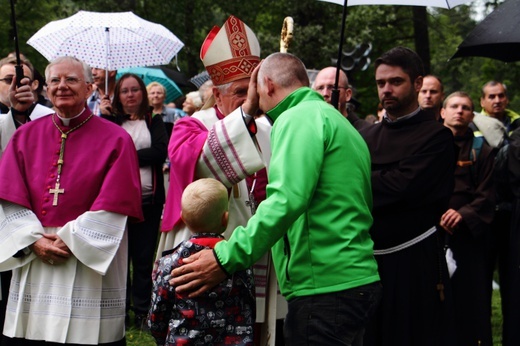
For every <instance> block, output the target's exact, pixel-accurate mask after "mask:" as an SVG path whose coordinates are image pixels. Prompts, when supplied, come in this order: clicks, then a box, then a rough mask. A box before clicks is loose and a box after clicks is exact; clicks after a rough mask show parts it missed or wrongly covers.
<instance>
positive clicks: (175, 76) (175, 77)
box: [150, 66, 195, 89]
mask: <svg viewBox="0 0 520 346" xmlns="http://www.w3.org/2000/svg"><path fill="white" fill-rule="evenodd" d="M150 68H157V69H160V70H162V71H163V72H164V74H165V75H166V76H167V77H168V78H170V79H171V80H172V81H174V82H175V84H177V85H178V86H179V87H180V88H188V89H195V86H194V85H193V84H192V83H191V82H190V80H189V79H188V77H186V76H185V75H184V73H182V72H179V71H175V70H174V69H171V68H168V67H166V66H150Z"/></svg>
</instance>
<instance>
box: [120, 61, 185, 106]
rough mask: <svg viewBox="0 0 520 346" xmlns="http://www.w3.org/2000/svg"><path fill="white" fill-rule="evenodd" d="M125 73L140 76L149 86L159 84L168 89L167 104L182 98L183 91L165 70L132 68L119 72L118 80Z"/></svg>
mask: <svg viewBox="0 0 520 346" xmlns="http://www.w3.org/2000/svg"><path fill="white" fill-rule="evenodd" d="M125 73H133V74H135V75H138V76H139V77H141V79H142V80H143V82H144V84H146V85H148V84H150V83H151V82H158V83H160V84H162V85H163V86H164V88H165V89H166V98H165V102H166V103H170V102H173V100H175V99H177V98H179V97H181V96H182V95H183V94H182V91H181V89H179V87H178V86H177V84H176V83H175V82H174V81H173V80H171V79H170V78H168V76H167V75H166V74H165V73H164V71H163V70H161V69H159V68H152V67H130V68H123V69H119V70H117V76H116V78H117V79H119V78H120V77H121V76H122V75H124V74H125Z"/></svg>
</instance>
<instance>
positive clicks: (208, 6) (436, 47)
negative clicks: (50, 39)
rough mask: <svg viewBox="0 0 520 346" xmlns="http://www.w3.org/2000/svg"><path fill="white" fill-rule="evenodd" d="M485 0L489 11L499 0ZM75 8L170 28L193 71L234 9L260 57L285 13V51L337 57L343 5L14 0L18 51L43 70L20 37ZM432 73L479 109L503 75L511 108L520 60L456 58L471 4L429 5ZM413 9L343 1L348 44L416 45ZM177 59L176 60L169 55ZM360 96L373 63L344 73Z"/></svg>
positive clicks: (4, 31) (365, 100)
mask: <svg viewBox="0 0 520 346" xmlns="http://www.w3.org/2000/svg"><path fill="white" fill-rule="evenodd" d="M9 1H10V0H0V9H1V10H2V11H0V16H1V17H2V19H0V56H5V55H7V54H8V53H9V52H11V51H13V50H14V43H13V39H12V37H13V34H12V29H11V23H10V7H9ZM500 2H501V1H500V0H493V1H489V2H488V3H486V6H488V7H489V11H490V10H492V9H493V8H494V7H496V6H497V3H500ZM78 10H88V11H99V12H110V11H133V12H134V13H135V14H137V15H139V16H141V17H142V18H144V19H147V20H149V21H152V22H156V23H160V24H162V25H164V26H165V27H167V28H168V29H170V30H171V31H172V32H173V33H175V35H177V36H178V37H179V38H180V39H181V40H182V41H183V42H184V44H185V47H184V48H183V49H182V50H181V51H180V53H179V56H178V66H179V68H180V69H181V71H182V72H184V73H185V74H186V75H187V76H188V77H191V76H193V75H195V74H197V73H199V72H201V71H202V70H203V66H202V63H201V62H200V59H199V49H200V45H201V43H202V42H203V40H204V37H205V36H206V34H207V32H208V31H209V30H210V29H211V28H212V27H213V26H214V25H218V26H221V25H222V23H223V22H224V21H225V20H226V18H227V17H228V16H229V15H230V14H233V15H235V16H237V17H239V18H240V19H242V20H243V21H244V22H245V23H247V25H248V26H250V27H251V28H252V29H253V30H254V31H255V32H256V34H257V36H258V39H259V41H260V45H261V47H262V57H265V56H267V55H269V54H270V53H272V52H275V51H278V50H279V40H280V31H281V27H282V22H283V19H284V18H285V17H286V16H291V17H293V18H294V23H295V25H294V26H295V28H294V41H293V43H292V44H291V47H290V49H289V51H290V52H292V53H293V54H296V55H297V56H299V57H300V58H301V59H302V60H303V62H304V63H305V65H306V66H307V68H310V69H321V68H323V67H325V66H330V65H331V59H333V58H337V55H338V53H337V49H338V45H339V39H340V28H341V18H342V7H341V6H338V5H335V4H331V3H326V2H321V1H316V0H283V1H276V2H274V1H271V0H257V1H254V2H252V1H229V0H225V1H224V0H176V1H158V0H39V1H33V0H16V16H17V23H18V24H17V26H18V35H19V42H20V49H21V51H22V52H23V53H24V54H25V55H26V56H27V57H28V58H29V59H30V60H31V61H32V62H33V63H34V64H35V66H36V67H37V68H38V69H39V70H40V71H42V70H43V69H44V67H45V65H46V63H47V61H46V59H45V58H44V57H43V56H41V55H40V54H39V53H38V52H37V51H36V50H34V49H33V48H32V47H30V46H28V45H27V44H26V43H25V42H26V41H27V40H28V39H29V38H30V37H31V36H32V35H33V34H34V33H35V32H36V31H38V29H40V28H41V27H42V26H44V25H45V24H46V23H48V22H49V21H52V20H57V19H62V18H65V17H68V16H70V15H72V14H74V13H76V12H77V11H78ZM427 11H428V15H427V20H428V28H429V37H428V39H429V47H430V59H429V60H430V63H431V73H433V74H435V75H438V76H439V77H440V78H441V79H442V81H443V83H444V85H445V89H446V92H447V93H450V92H452V91H455V90H465V91H467V92H469V93H470V95H471V96H472V97H473V101H474V102H475V103H476V109H477V110H479V109H480V107H479V97H480V88H481V86H482V85H483V84H484V83H485V82H486V81H488V80H491V79H497V80H501V81H504V82H505V83H506V84H507V86H508V91H509V96H510V100H511V108H512V109H516V110H520V97H516V95H517V94H518V93H519V92H520V84H519V83H518V82H517V81H518V80H520V79H519V77H520V69H519V67H520V65H519V63H511V64H505V63H502V62H500V61H497V60H492V59H487V58H459V59H454V60H452V61H449V58H450V57H451V56H452V55H453V53H454V52H455V51H456V48H457V46H458V45H459V44H460V43H461V42H462V40H463V39H464V37H465V36H466V35H467V34H468V33H469V32H470V31H471V29H472V28H473V27H474V26H475V25H476V23H475V21H474V20H473V19H472V16H471V14H472V11H474V8H473V7H472V6H465V5H463V6H457V7H455V8H453V9H451V10H444V9H435V8H428V10H427ZM413 24H414V17H413V15H412V7H410V6H354V7H348V17H347V21H346V38H345V42H344V44H345V50H349V49H351V47H354V46H355V45H356V44H360V43H369V42H370V43H371V44H372V46H373V48H372V51H371V53H370V55H369V57H370V59H371V60H372V62H373V61H375V59H376V58H377V57H378V56H379V55H380V54H381V53H383V52H384V51H386V50H388V49H390V48H392V47H394V46H396V45H403V46H407V47H410V48H412V49H415V42H416V41H415V36H414V29H413ZM173 65H175V63H173ZM349 78H350V80H351V84H353V86H354V87H355V90H356V95H355V97H356V99H358V100H359V101H360V102H361V108H360V110H359V113H360V114H361V115H366V114H368V113H374V112H375V110H376V106H377V103H378V97H377V93H376V88H375V83H374V80H373V79H374V70H373V64H371V65H370V66H369V68H368V69H367V70H365V71H359V70H356V71H353V72H351V73H349Z"/></svg>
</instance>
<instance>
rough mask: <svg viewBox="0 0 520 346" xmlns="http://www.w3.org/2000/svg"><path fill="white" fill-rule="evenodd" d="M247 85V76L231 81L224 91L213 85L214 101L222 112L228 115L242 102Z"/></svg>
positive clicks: (245, 95)
mask: <svg viewBox="0 0 520 346" xmlns="http://www.w3.org/2000/svg"><path fill="white" fill-rule="evenodd" d="M248 87H249V78H245V79H240V80H237V81H235V82H232V83H231V85H230V86H229V88H228V89H227V90H226V91H224V92H222V91H220V90H219V89H218V88H216V87H213V95H215V101H216V103H217V106H218V108H219V109H220V111H221V112H222V114H224V115H228V114H230V113H231V112H233V111H234V110H235V109H237V108H238V107H239V106H241V105H242V104H243V103H244V101H245V100H246V97H247V89H248Z"/></svg>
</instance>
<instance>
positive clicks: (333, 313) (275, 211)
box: [170, 53, 381, 345]
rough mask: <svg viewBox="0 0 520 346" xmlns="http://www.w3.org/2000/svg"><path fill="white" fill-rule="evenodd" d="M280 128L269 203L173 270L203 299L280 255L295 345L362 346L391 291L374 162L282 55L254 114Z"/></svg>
mask: <svg viewBox="0 0 520 346" xmlns="http://www.w3.org/2000/svg"><path fill="white" fill-rule="evenodd" d="M258 108H260V109H261V110H264V111H266V113H267V116H268V117H269V118H270V119H271V120H272V121H273V122H274V124H273V128H272V133H271V145H272V157H271V162H270V167H268V180H269V184H268V185H267V199H266V200H265V201H263V202H262V203H261V204H260V205H259V207H258V210H257V212H256V214H255V215H254V216H253V217H252V218H251V219H250V220H249V222H248V223H247V226H246V227H238V228H237V229H235V231H234V232H233V234H232V236H231V238H230V239H229V240H228V241H222V242H220V243H219V244H217V246H216V247H215V249H214V251H210V250H206V251H201V252H199V253H198V254H196V255H194V256H192V257H190V258H189V259H187V260H185V261H184V262H185V263H186V265H184V266H182V267H181V268H179V269H176V270H174V271H173V272H172V274H173V276H174V279H172V280H171V281H170V283H171V284H172V285H173V286H176V291H177V292H178V293H190V296H198V295H200V294H202V293H203V292H205V291H207V290H208V289H210V288H211V287H213V286H215V285H216V284H217V283H218V282H220V281H221V280H223V279H224V278H225V277H226V275H231V274H233V273H234V272H235V271H237V270H240V269H244V268H247V267H249V266H251V265H252V264H253V263H255V261H256V260H258V259H259V258H260V257H261V256H262V255H263V254H264V253H265V252H266V251H268V250H269V249H271V247H272V254H273V260H274V264H275V268H276V274H277V277H278V281H279V283H280V289H281V292H282V294H283V295H284V296H285V298H286V299H287V300H288V303H289V312H288V314H287V317H286V319H285V326H284V336H285V342H286V344H287V345H358V344H361V342H362V339H363V333H364V327H365V324H366V322H367V319H368V317H369V316H370V315H371V312H372V311H373V310H374V308H375V306H376V305H377V302H378V301H379V297H380V294H381V293H380V292H381V286H380V284H379V275H378V272H377V264H376V261H375V259H374V256H373V242H372V239H371V238H370V235H369V233H368V230H369V229H370V226H371V225H372V216H371V213H370V210H371V207H372V192H371V185H370V156H369V152H368V149H367V146H366V144H365V142H364V141H363V139H362V138H361V136H360V135H359V134H358V132H357V131H356V130H355V129H354V128H353V127H352V125H350V123H349V122H348V120H347V119H345V118H344V117H343V116H342V115H341V113H340V112H338V111H337V110H336V109H334V108H333V107H332V106H331V105H329V104H327V103H326V102H323V98H322V96H321V95H320V94H318V93H317V92H315V91H313V90H312V89H310V88H309V79H308V77H307V73H306V69H305V66H304V65H303V63H302V62H301V61H300V60H299V59H298V58H296V57H295V56H293V55H291V54H287V53H274V54H272V55H270V56H269V57H267V58H266V59H265V60H264V61H263V63H262V64H261V65H260V67H259V68H257V69H256V70H255V72H254V73H253V75H252V77H251V83H250V85H249V92H248V98H247V100H246V102H245V103H244V104H243V106H242V111H243V112H244V113H245V114H256V110H257V109H258Z"/></svg>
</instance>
